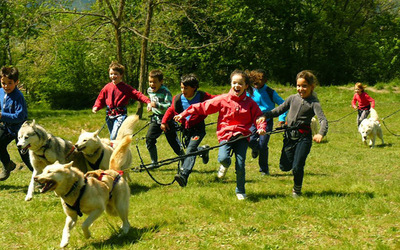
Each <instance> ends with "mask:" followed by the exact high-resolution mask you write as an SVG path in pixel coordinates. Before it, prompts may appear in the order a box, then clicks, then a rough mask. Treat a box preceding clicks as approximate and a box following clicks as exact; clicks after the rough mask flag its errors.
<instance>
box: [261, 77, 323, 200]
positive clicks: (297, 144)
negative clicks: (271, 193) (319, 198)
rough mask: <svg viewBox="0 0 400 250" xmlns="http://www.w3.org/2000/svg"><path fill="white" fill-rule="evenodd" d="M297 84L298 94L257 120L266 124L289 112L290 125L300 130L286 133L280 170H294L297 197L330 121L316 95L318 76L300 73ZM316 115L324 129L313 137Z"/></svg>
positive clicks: (294, 193) (321, 128) (294, 194)
mask: <svg viewBox="0 0 400 250" xmlns="http://www.w3.org/2000/svg"><path fill="white" fill-rule="evenodd" d="M296 82H297V92H298V93H297V94H294V95H291V96H289V97H288V98H287V99H286V100H285V102H284V103H282V104H281V105H279V106H278V107H276V108H274V109H273V110H271V111H267V112H266V113H264V116H263V117H262V118H260V119H259V120H258V121H257V122H263V121H265V119H268V118H272V117H277V116H279V115H280V114H283V113H284V112H286V111H287V110H289V112H288V114H287V117H286V119H287V123H288V126H289V127H295V128H296V129H293V130H287V131H286V133H285V136H284V139H283V148H282V154H281V159H280V163H279V168H280V169H281V170H282V171H290V170H293V176H294V178H293V179H294V186H293V190H292V194H293V197H298V196H299V195H301V188H302V185H303V176H304V165H305V163H306V159H307V156H308V154H309V153H310V150H311V145H312V140H314V141H315V142H317V143H319V142H321V140H322V138H323V137H324V136H325V135H326V133H327V131H328V121H327V120H326V117H325V115H324V112H323V111H322V108H321V105H320V103H319V100H318V98H317V97H316V95H315V94H314V93H313V91H314V88H315V85H316V82H317V79H316V77H315V76H314V74H313V73H311V72H310V71H307V70H304V71H301V72H300V73H298V74H297V76H296ZM314 115H317V116H318V120H319V123H320V130H319V132H318V134H316V135H314V137H313V138H312V135H311V128H310V124H311V119H312V118H313V117H314Z"/></svg>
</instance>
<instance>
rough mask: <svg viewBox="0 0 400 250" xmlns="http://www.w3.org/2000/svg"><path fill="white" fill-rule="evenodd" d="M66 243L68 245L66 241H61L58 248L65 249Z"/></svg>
mask: <svg viewBox="0 0 400 250" xmlns="http://www.w3.org/2000/svg"><path fill="white" fill-rule="evenodd" d="M68 243H69V242H68V240H62V241H61V243H60V247H61V248H65V247H66V246H68Z"/></svg>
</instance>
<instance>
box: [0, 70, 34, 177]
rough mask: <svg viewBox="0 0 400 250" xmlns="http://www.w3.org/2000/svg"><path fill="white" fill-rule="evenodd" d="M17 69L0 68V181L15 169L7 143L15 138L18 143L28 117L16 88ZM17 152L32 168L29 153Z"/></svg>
mask: <svg viewBox="0 0 400 250" xmlns="http://www.w3.org/2000/svg"><path fill="white" fill-rule="evenodd" d="M18 75H19V73H18V69H17V68H12V67H3V68H2V69H1V87H2V88H1V89H0V106H1V112H0V160H1V162H2V163H3V168H2V169H1V171H0V181H4V180H6V179H7V178H8V177H9V176H10V172H11V171H13V170H14V169H15V166H16V164H15V163H14V162H13V161H12V160H11V159H10V155H9V154H8V152H7V145H8V144H9V143H10V142H11V141H12V140H15V142H16V143H18V139H17V134H18V130H19V129H20V127H21V125H22V123H24V122H25V121H26V119H27V118H28V110H27V108H26V102H25V98H24V96H23V94H22V93H21V91H19V89H18V88H17V85H18V83H19V80H18ZM18 152H19V154H20V156H21V158H22V160H23V161H24V163H25V164H26V166H27V167H28V168H29V169H30V170H33V168H32V166H31V163H30V161H29V154H22V153H21V151H19V150H18Z"/></svg>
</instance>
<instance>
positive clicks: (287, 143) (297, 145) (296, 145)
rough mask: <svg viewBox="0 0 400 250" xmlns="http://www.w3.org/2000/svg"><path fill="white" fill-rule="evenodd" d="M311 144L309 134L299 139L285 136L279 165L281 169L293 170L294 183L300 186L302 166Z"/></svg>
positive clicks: (304, 163) (302, 173) (302, 172)
mask: <svg viewBox="0 0 400 250" xmlns="http://www.w3.org/2000/svg"><path fill="white" fill-rule="evenodd" d="M311 146H312V138H311V135H308V136H304V137H302V138H300V139H299V140H290V139H289V138H287V137H285V139H284V140H283V148H282V154H281V159H280V164H279V167H280V169H281V170H282V171H290V170H293V181H294V185H295V186H298V187H301V186H302V184H303V177H304V166H305V165H306V159H307V156H308V154H309V153H310V150H311Z"/></svg>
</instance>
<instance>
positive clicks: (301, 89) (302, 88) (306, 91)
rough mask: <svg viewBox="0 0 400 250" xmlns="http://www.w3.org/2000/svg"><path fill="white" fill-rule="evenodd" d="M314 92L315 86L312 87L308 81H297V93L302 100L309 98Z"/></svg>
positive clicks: (301, 79)
mask: <svg viewBox="0 0 400 250" xmlns="http://www.w3.org/2000/svg"><path fill="white" fill-rule="evenodd" d="M313 90H314V86H313V85H310V84H309V83H308V82H307V81H306V79H304V78H299V79H297V92H298V93H299V94H300V96H301V98H303V99H305V98H308V97H309V96H310V95H311V93H312V91H313Z"/></svg>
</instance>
